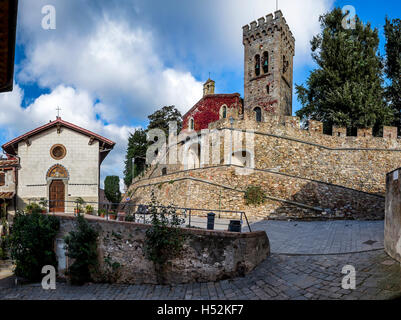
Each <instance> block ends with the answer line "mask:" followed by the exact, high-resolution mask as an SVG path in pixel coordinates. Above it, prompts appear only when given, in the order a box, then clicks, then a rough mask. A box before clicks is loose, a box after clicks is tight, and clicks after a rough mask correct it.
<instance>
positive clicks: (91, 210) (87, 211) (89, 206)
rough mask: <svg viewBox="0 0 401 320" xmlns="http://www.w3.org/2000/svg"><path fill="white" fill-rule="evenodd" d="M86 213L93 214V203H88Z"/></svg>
mask: <svg viewBox="0 0 401 320" xmlns="http://www.w3.org/2000/svg"><path fill="white" fill-rule="evenodd" d="M85 213H86V214H93V207H92V206H91V205H89V204H88V205H87V206H86V208H85Z"/></svg>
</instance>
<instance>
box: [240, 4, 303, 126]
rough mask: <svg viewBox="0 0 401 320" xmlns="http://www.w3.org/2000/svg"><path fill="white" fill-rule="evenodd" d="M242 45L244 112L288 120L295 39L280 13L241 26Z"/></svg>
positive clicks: (259, 116) (290, 110)
mask: <svg viewBox="0 0 401 320" xmlns="http://www.w3.org/2000/svg"><path fill="white" fill-rule="evenodd" d="M243 44H244V50H245V63H244V67H245V70H244V108H245V110H247V111H255V113H256V117H257V121H263V117H262V116H261V114H269V113H271V114H274V115H279V116H291V115H292V90H293V58H294V55H295V38H294V36H293V35H292V33H291V30H290V28H289V26H288V24H287V22H286V21H285V19H284V17H283V14H282V12H281V11H276V12H275V13H274V16H273V15H272V14H269V15H267V16H266V17H262V18H260V19H258V22H256V21H253V22H251V24H250V25H246V26H244V27H243ZM261 118H262V119H261Z"/></svg>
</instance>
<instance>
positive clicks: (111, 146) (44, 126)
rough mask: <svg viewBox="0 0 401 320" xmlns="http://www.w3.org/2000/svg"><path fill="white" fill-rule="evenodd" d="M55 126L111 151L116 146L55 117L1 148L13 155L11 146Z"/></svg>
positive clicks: (13, 151)
mask: <svg viewBox="0 0 401 320" xmlns="http://www.w3.org/2000/svg"><path fill="white" fill-rule="evenodd" d="M57 125H59V126H61V127H66V128H69V129H71V130H74V131H76V132H79V133H82V134H84V135H87V136H88V137H94V138H95V139H96V140H99V141H100V142H103V143H105V145H106V147H108V148H111V149H112V148H113V147H114V145H115V144H116V143H115V142H113V141H111V140H109V139H106V138H105V137H102V136H101V135H98V134H96V133H94V132H92V131H89V130H87V129H84V128H81V127H78V126H77V125H75V124H72V123H70V122H67V121H64V120H63V119H61V118H60V117H57V119H56V120H55V121H51V122H49V123H47V124H45V125H43V126H41V127H39V128H36V129H34V130H32V131H29V132H27V133H25V134H23V135H22V136H19V137H17V138H15V139H13V140H11V141H10V142H7V143H6V144H4V145H3V146H2V148H3V149H4V151H6V152H7V153H9V154H12V155H15V150H14V149H16V148H13V146H15V145H16V144H18V143H19V142H21V141H23V140H25V139H28V138H29V137H32V136H34V135H36V134H38V133H40V132H43V131H45V130H48V129H50V128H52V127H56V126H57Z"/></svg>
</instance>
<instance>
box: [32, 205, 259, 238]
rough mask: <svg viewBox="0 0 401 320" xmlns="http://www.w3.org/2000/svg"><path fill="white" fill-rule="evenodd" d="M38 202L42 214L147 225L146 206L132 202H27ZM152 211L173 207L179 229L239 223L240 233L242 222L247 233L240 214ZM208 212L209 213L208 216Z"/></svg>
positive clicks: (217, 227) (225, 227)
mask: <svg viewBox="0 0 401 320" xmlns="http://www.w3.org/2000/svg"><path fill="white" fill-rule="evenodd" d="M32 202H35V203H39V202H42V205H43V203H45V204H46V205H45V206H44V207H45V208H46V211H47V212H49V213H53V214H55V213H66V214H75V215H77V214H78V213H85V214H90V215H93V216H98V217H100V218H104V219H106V220H116V219H117V220H120V221H124V220H125V221H132V222H137V223H143V224H150V223H151V219H152V217H151V213H150V212H149V207H150V206H149V205H144V204H132V203H104V202H91V201H85V202H84V203H80V202H77V201H61V200H50V201H47V200H45V201H30V203H32ZM88 205H89V206H91V207H92V209H93V211H88V210H87V209H86V206H88ZM153 207H154V208H158V209H162V208H173V209H175V211H176V214H177V216H178V218H180V219H182V220H183V221H184V223H183V224H182V225H181V227H187V228H200V229H205V228H206V227H207V226H208V224H210V223H212V224H213V229H215V230H228V229H229V227H230V224H235V222H239V224H240V230H239V232H242V229H243V225H244V223H246V227H247V229H249V232H251V231H252V230H251V227H250V225H249V221H248V217H247V215H246V213H245V212H244V211H233V210H210V209H197V208H183V207H176V206H153ZM210 213H213V215H211V214H210Z"/></svg>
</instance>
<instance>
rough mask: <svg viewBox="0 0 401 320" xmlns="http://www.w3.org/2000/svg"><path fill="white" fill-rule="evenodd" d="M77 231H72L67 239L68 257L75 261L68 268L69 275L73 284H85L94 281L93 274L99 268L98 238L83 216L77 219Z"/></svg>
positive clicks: (65, 239)
mask: <svg viewBox="0 0 401 320" xmlns="http://www.w3.org/2000/svg"><path fill="white" fill-rule="evenodd" d="M77 223H78V226H77V230H76V231H71V232H70V233H69V234H68V235H67V236H66V237H65V238H64V241H65V244H66V246H65V248H66V249H67V256H68V257H70V258H72V259H74V262H73V264H72V265H71V266H70V267H69V268H68V272H67V275H68V276H70V279H71V283H73V284H84V283H85V282H89V281H91V280H92V277H91V272H92V271H94V269H96V268H97V265H98V262H97V237H98V233H97V231H96V230H95V229H93V228H92V227H91V226H90V225H89V223H88V221H86V220H85V218H84V217H83V216H82V215H78V218H77Z"/></svg>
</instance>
